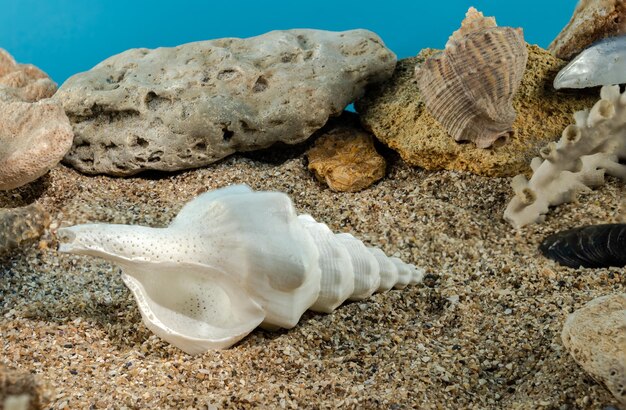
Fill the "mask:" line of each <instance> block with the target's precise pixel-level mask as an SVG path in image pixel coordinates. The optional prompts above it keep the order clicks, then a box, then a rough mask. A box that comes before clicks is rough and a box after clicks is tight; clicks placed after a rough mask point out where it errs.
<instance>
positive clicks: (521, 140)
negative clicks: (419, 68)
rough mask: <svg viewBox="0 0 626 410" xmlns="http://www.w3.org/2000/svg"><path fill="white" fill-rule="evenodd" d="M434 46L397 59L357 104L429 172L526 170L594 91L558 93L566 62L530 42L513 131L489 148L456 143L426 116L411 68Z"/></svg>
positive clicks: (366, 119) (382, 134)
mask: <svg viewBox="0 0 626 410" xmlns="http://www.w3.org/2000/svg"><path fill="white" fill-rule="evenodd" d="M433 53H435V50H429V49H427V50H423V51H422V52H421V53H420V54H419V55H418V56H417V57H413V58H407V59H404V60H401V61H399V62H398V66H397V67H396V70H395V73H394V75H393V76H392V78H391V79H390V80H389V81H386V82H384V83H382V84H380V85H377V86H373V87H371V88H370V89H368V92H367V94H366V95H365V96H364V97H363V98H362V99H360V100H358V101H357V103H356V108H357V111H359V113H360V114H361V121H362V123H363V125H364V126H365V128H366V129H368V130H370V131H371V132H372V133H373V134H374V135H375V136H376V137H377V138H378V139H379V140H381V141H382V142H383V143H385V144H387V145H388V146H390V147H391V148H393V149H395V150H396V151H398V152H399V153H400V155H401V156H402V158H403V159H404V160H405V161H406V162H408V163H409V164H411V165H416V166H420V167H423V168H425V169H429V170H439V169H448V170H456V171H469V172H472V173H475V174H478V175H485V176H512V175H515V174H518V173H525V172H527V171H530V167H529V162H530V159H531V158H532V157H534V156H536V155H537V152H538V150H539V149H540V148H541V147H543V146H544V145H546V143H547V142H548V141H552V140H555V139H556V138H557V137H558V136H560V135H561V132H562V130H563V128H565V126H567V125H568V124H569V123H570V121H571V116H572V114H573V113H574V112H575V111H577V110H580V109H583V108H586V107H591V106H593V104H594V103H595V101H596V98H597V97H596V95H597V93H596V92H595V90H591V91H582V92H581V91H578V92H576V93H572V92H565V91H563V92H557V91H554V89H553V88H552V81H553V79H554V76H555V75H556V74H557V72H558V71H559V70H560V69H561V68H562V67H563V66H564V65H565V62H564V61H562V60H559V59H556V58H554V57H553V56H552V55H551V54H550V53H549V52H547V51H546V50H543V49H542V48H540V47H538V46H535V45H529V46H528V64H527V66H526V72H525V74H524V78H523V79H522V84H521V85H520V88H519V90H518V92H517V94H516V96H515V98H514V100H513V107H514V108H515V110H516V112H517V118H516V119H515V122H514V123H513V130H514V131H515V134H514V135H513V137H512V138H510V139H509V142H508V143H507V144H505V145H501V146H494V147H492V148H490V149H481V148H476V147H475V146H474V145H473V144H459V143H457V142H455V141H454V139H453V138H452V137H451V136H449V135H448V134H447V133H446V131H445V130H444V129H443V127H442V126H441V125H440V124H439V123H438V122H437V121H436V120H435V119H434V118H433V117H432V116H431V115H430V113H429V112H428V110H427V109H426V107H425V105H424V103H423V102H422V101H421V99H420V96H419V89H418V87H417V84H416V81H415V78H414V71H415V65H416V64H421V63H423V62H424V61H425V59H426V58H428V57H429V56H430V55H432V54H433Z"/></svg>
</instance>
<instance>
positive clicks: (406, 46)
mask: <svg viewBox="0 0 626 410" xmlns="http://www.w3.org/2000/svg"><path fill="white" fill-rule="evenodd" d="M472 5H473V6H475V7H476V8H478V9H479V10H480V11H482V12H484V13H485V15H487V16H495V17H496V20H497V22H498V25H501V26H513V27H523V28H524V34H525V38H526V41H527V42H529V43H533V44H539V45H540V46H542V47H547V46H548V44H549V43H550V42H551V41H552V39H553V38H554V37H555V36H556V35H557V34H558V33H559V31H560V30H561V29H562V28H563V26H564V25H565V24H567V22H568V21H569V19H570V17H571V14H572V11H573V10H574V7H575V5H576V0H552V1H551V0H524V1H522V2H519V1H510V0H491V1H481V0H473V1H463V0H446V1H444V0H440V1H437V0H435V1H433V0H405V1H393V0H386V1H385V0H382V1H380V2H373V1H341V0H334V1H330V0H317V1H316V0H308V1H306V0H294V1H270V2H262V1H233V0H231V1H224V0H221V1H207V0H205V1H199V0H193V1H192V0H189V1H183V0H178V1H171V0H170V1H159V0H153V1H145V2H144V1H132V0H126V1H121V0H93V1H90V0H0V48H4V49H6V50H7V51H8V52H9V53H11V54H12V55H13V56H14V57H15V58H16V60H18V61H19V62H22V63H32V64H35V65H37V66H38V67H40V68H41V69H43V70H44V71H46V72H47V73H48V74H49V75H50V76H51V77H52V78H53V79H54V80H55V81H57V82H59V83H62V82H63V81H64V80H65V79H67V77H69V76H71V75H72V74H75V73H78V72H81V71H85V70H88V69H90V68H91V67H93V66H94V65H96V64H97V63H98V62H100V61H102V60H104V59H105V58H107V57H109V56H111V55H114V54H117V53H120V52H122V51H124V50H127V49H129V48H135V47H148V48H154V47H159V46H175V45H179V44H183V43H187V42H190V41H198V40H209V39H214V38H220V37H249V36H254V35H258V34H262V33H264V32H267V31H270V30H276V29H289V28H318V29H326V30H347V29H353V28H366V29H369V30H372V31H374V32H376V33H377V34H378V35H379V36H381V37H382V39H383V40H384V41H385V43H386V45H387V46H388V47H389V48H390V49H392V50H393V51H394V52H395V53H396V54H397V55H398V57H400V58H402V57H409V56H413V55H415V54H417V53H418V52H419V50H421V49H422V48H425V47H433V48H442V47H443V46H444V45H445V42H446V40H447V38H448V36H449V35H450V34H451V33H452V31H454V30H456V29H457V28H458V27H459V25H460V23H461V20H462V19H463V17H464V15H465V12H466V11H467V9H468V7H469V6H472Z"/></svg>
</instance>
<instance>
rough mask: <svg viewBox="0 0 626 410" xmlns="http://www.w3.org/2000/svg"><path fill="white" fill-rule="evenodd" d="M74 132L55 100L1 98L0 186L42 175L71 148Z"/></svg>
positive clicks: (9, 186) (1, 188)
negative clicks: (11, 99)
mask: <svg viewBox="0 0 626 410" xmlns="http://www.w3.org/2000/svg"><path fill="white" fill-rule="evenodd" d="M73 136H74V134H73V132H72V127H71V125H70V123H69V120H68V118H67V116H66V115H65V112H64V111H63V107H62V106H61V105H60V104H59V103H57V102H54V101H51V100H49V99H47V100H43V101H39V102H36V103H27V102H20V101H16V102H2V101H0V190H7V189H13V188H17V187H19V186H22V185H24V184H26V183H28V182H31V181H34V180H35V179H37V178H39V177H40V176H42V175H44V174H45V173H46V172H48V170H50V169H51V168H52V167H54V166H55V165H56V164H58V163H59V161H61V159H62V158H63V156H64V155H65V153H66V152H67V151H68V150H69V149H70V147H71V146H72V139H73Z"/></svg>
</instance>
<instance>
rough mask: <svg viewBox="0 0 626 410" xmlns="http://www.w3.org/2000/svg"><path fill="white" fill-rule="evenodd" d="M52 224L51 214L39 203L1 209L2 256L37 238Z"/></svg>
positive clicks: (0, 248)
mask: <svg viewBox="0 0 626 410" xmlns="http://www.w3.org/2000/svg"><path fill="white" fill-rule="evenodd" d="M49 224H50V215H49V214H48V212H46V210H45V209H44V208H43V207H42V206H41V205H38V204H32V205H28V206H25V207H22V208H12V209H0V256H4V255H8V254H9V253H10V252H11V251H13V250H14V249H16V248H18V247H19V246H20V245H23V244H26V243H28V242H31V241H34V240H37V239H38V238H39V237H40V236H41V235H42V234H43V233H44V231H45V230H46V228H47V227H48V225H49Z"/></svg>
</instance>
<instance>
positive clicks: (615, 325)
mask: <svg viewBox="0 0 626 410" xmlns="http://www.w3.org/2000/svg"><path fill="white" fill-rule="evenodd" d="M561 338H562V339H563V344H564V345H565V348H566V349H567V350H568V351H569V352H570V353H571V355H572V356H573V357H574V359H575V360H576V361H577V362H578V363H579V364H580V365H581V366H582V367H583V368H584V369H585V370H586V371H587V372H589V373H591V374H592V375H593V377H594V378H596V379H598V380H599V381H601V382H602V383H604V384H605V385H606V386H607V387H608V389H609V390H610V391H611V393H613V395H614V396H615V398H617V400H618V401H619V402H620V404H621V405H622V406H623V408H626V293H622V294H615V295H609V296H602V297H599V298H596V299H594V300H592V301H591V302H589V303H588V304H587V305H585V306H584V307H583V308H581V309H579V310H577V311H576V312H574V313H572V314H571V315H570V316H569V317H568V318H567V321H566V322H565V326H564V327H563V333H562V335H561Z"/></svg>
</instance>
